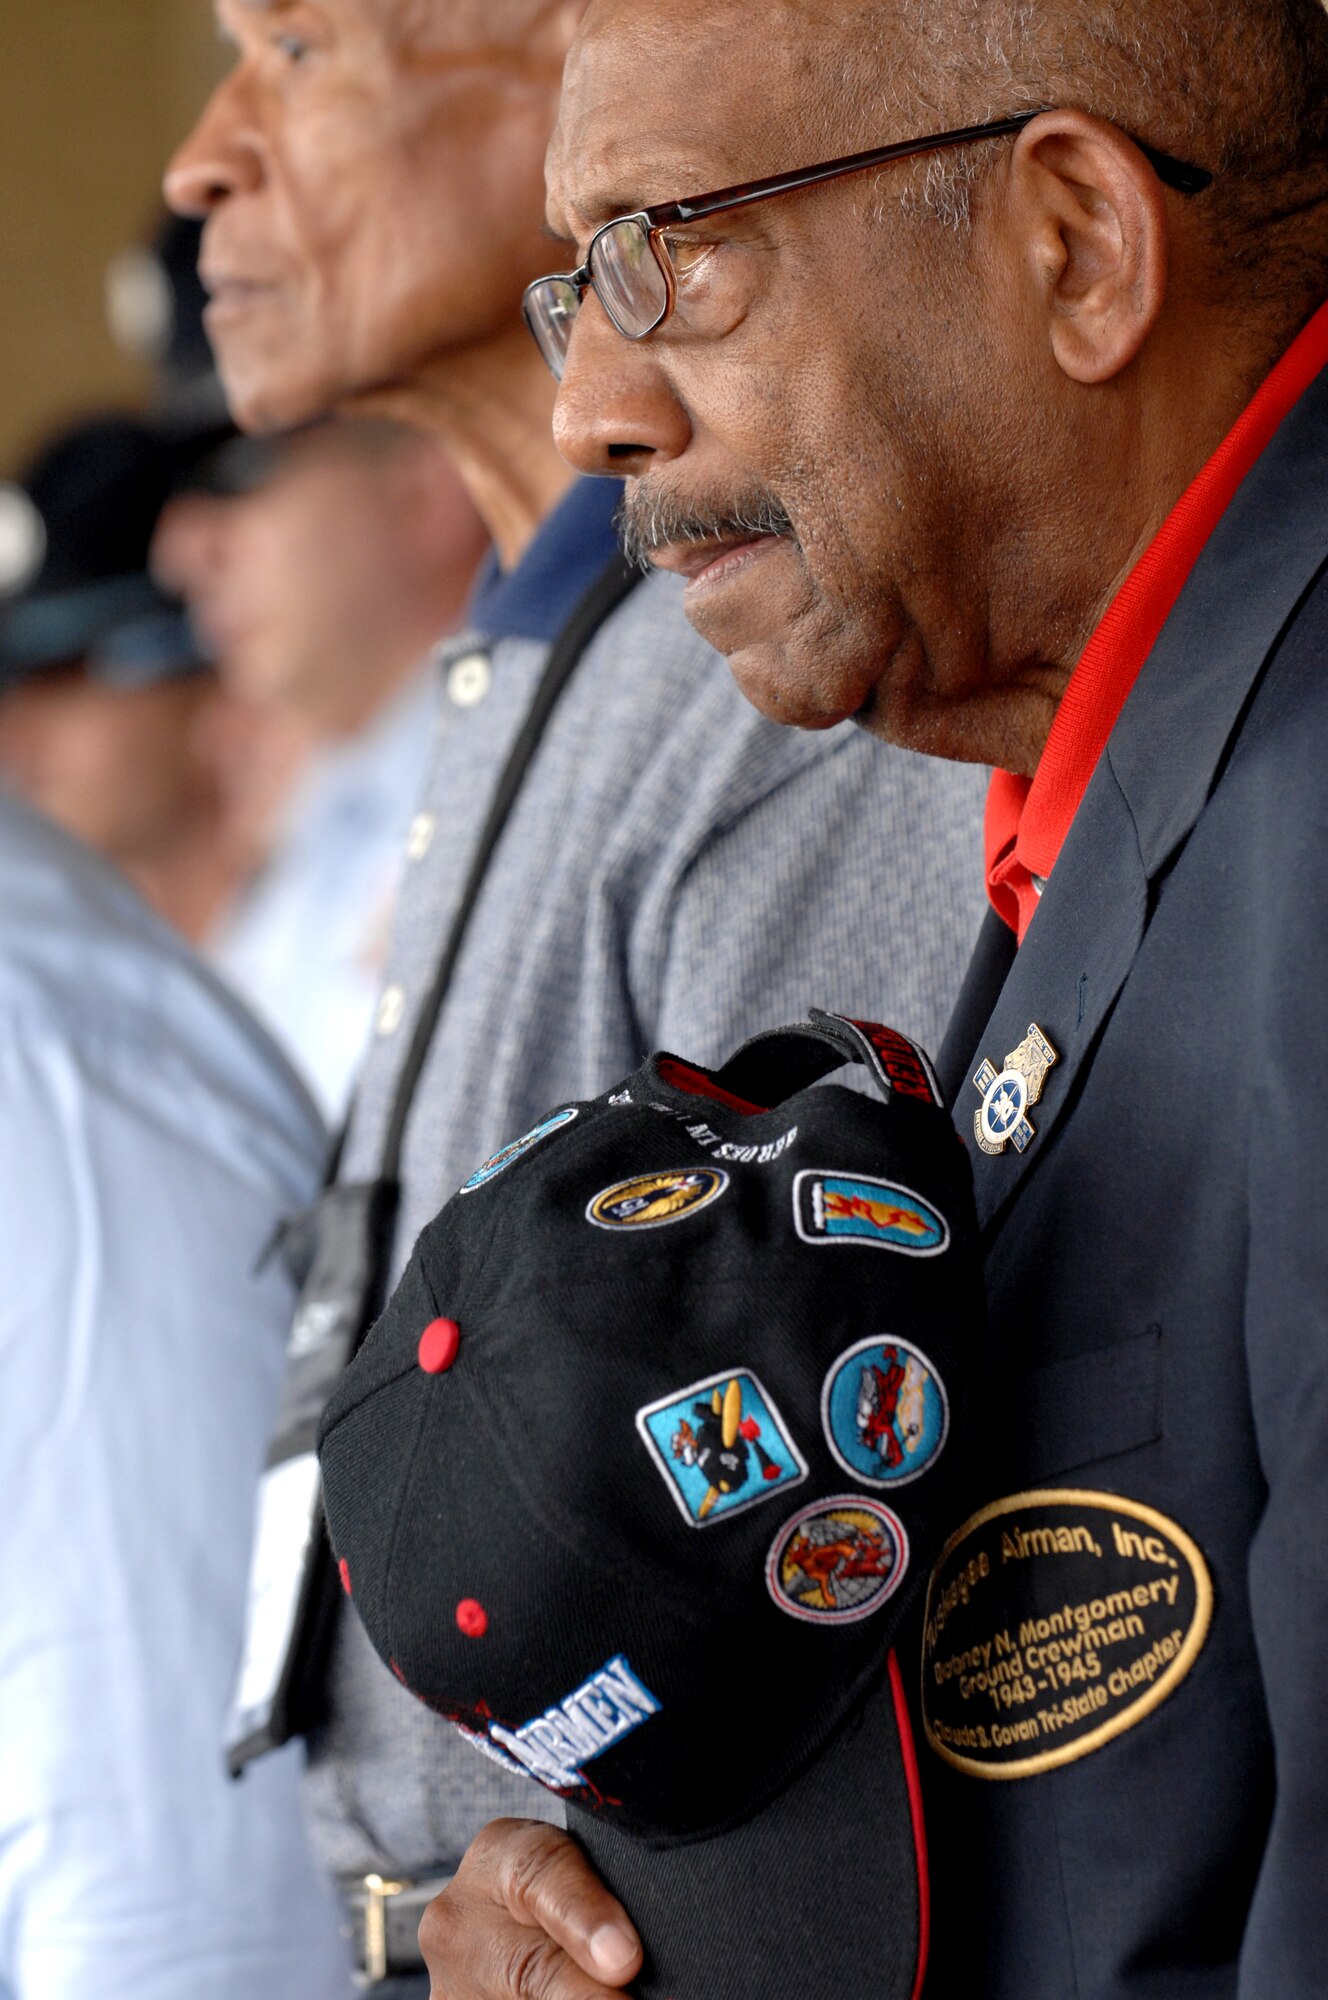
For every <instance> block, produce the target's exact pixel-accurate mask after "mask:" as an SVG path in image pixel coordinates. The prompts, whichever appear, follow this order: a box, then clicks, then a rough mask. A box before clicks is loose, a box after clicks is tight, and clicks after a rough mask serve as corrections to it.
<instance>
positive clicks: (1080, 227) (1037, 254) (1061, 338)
mask: <svg viewBox="0 0 1328 2000" xmlns="http://www.w3.org/2000/svg"><path fill="white" fill-rule="evenodd" d="M1007 217H1008V221H1009V223H1010V224H1011V226H1012V227H1013V228H1014V229H1015V230H1016V231H1017V232H1018V234H1019V238H1020V241H1021V247H1022V252H1023V255H1024V257H1025V258H1026V260H1027V264H1028V268H1029V270H1030V274H1031V276H1032V278H1033V280H1034V282H1035V284H1036V286H1037V288H1038V291H1039V294H1040V297H1041V300H1042V310H1043V311H1044V312H1045V315H1046V328H1047V338H1048V341H1049V343H1050V346H1051V350H1052V353H1053V355H1054V356H1055V359H1056V363H1057V365H1058V366H1059V367H1060V369H1061V370H1062V372H1063V373H1064V374H1065V375H1067V376H1068V377H1069V378H1070V380H1071V381H1072V382H1082V383H1086V384H1093V383H1098V382H1109V381H1111V380H1112V379H1113V377H1115V376H1117V375H1119V374H1121V373H1122V372H1123V370H1124V369H1126V368H1128V367H1129V365H1130V363H1131V362H1132V361H1133V360H1134V358H1135V356H1136V355H1137V354H1138V352H1139V350H1140V348H1141V347H1142V346H1143V344H1144V342H1145V341H1146V340H1147V338H1148V336H1149V334H1150V333H1151V332H1152V330H1153V327H1154V326H1155V325H1156V323H1157V319H1158V316H1159V314H1160V313H1161V310H1162V306H1163V302H1164V300H1165V298H1166V292H1167V253H1168V242H1169V218H1168V214H1167V197H1166V191H1165V189H1164V188H1163V186H1162V183H1161V181H1160V180H1159V179H1158V177H1157V175H1156V174H1155V173H1154V171H1153V169H1152V167H1151V166H1150V165H1149V163H1148V161H1147V159H1146V158H1145V156H1144V154H1143V153H1142V152H1140V150H1139V148H1138V146H1136V145H1135V143H1134V141H1133V140H1132V139H1131V138H1129V137H1128V136H1127V135H1126V134H1125V133H1124V132H1122V131H1121V130H1120V129H1119V128H1118V127H1117V126H1115V125H1109V124H1108V123H1107V122H1106V120H1105V119H1102V118H1092V117H1089V116H1088V114H1087V113H1085V112H1081V111H1048V112H1046V113H1044V114H1043V116H1042V117H1040V118H1035V119H1034V120H1033V122H1032V124H1031V125H1029V126H1027V127H1026V128H1025V130H1024V131H1023V132H1021V133H1020V135H1019V138H1018V139H1017V140H1016V142H1015V147H1014V151H1013V154H1012V157H1011V163H1010V188H1009V206H1008V210H1007Z"/></svg>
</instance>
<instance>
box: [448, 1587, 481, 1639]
mask: <svg viewBox="0 0 1328 2000" xmlns="http://www.w3.org/2000/svg"><path fill="white" fill-rule="evenodd" d="M456 1622H457V1624H458V1626H459V1627H460V1629H461V1630H462V1631H463V1632H464V1633H465V1635H466V1637H467V1638H468V1639H482V1638H483V1637H484V1635H485V1633H486V1632H487V1631H488V1629H489V1614H488V1612H487V1611H486V1610H485V1609H484V1606H483V1605H482V1604H480V1603H478V1602H477V1600H476V1599H475V1598H473V1597H463V1598H462V1600H461V1602H460V1604H458V1606H457V1608H456Z"/></svg>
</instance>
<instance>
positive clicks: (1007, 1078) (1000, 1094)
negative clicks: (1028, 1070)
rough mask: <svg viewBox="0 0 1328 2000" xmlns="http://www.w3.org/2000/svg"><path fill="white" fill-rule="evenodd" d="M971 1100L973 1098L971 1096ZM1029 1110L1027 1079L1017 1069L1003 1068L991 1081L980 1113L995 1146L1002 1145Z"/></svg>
mask: <svg viewBox="0 0 1328 2000" xmlns="http://www.w3.org/2000/svg"><path fill="white" fill-rule="evenodd" d="M969 1102H970V1103H971V1102H972V1099H971V1098H970V1099H969ZM1027 1109H1028V1078H1027V1077H1026V1076H1025V1075H1024V1074H1023V1073H1022V1071H1020V1070H1017V1069H1003V1070H1002V1071H1001V1073H1000V1075H999V1076H998V1077H997V1078H996V1080H995V1082H994V1083H989V1084H988V1085H987V1088H986V1090H985V1091H984V1093H983V1097H982V1108H981V1110H980V1111H979V1112H978V1118H979V1120H980V1121H981V1125H982V1130H983V1133H984V1134H985V1136H986V1138H987V1139H988V1140H989V1141H990V1143H991V1144H992V1145H993V1146H1003V1145H1004V1144H1005V1142H1006V1140H1007V1139H1009V1138H1010V1136H1011V1135H1012V1133H1013V1132H1014V1130H1015V1127H1016V1126H1017V1125H1018V1124H1019V1122H1020V1120H1021V1119H1022V1118H1023V1115H1024V1113H1025V1112H1026V1111H1027Z"/></svg>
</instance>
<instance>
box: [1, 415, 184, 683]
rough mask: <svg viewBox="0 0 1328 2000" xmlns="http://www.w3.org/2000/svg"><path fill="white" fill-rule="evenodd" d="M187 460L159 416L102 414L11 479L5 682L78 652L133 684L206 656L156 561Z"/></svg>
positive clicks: (4, 551) (4, 588)
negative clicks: (152, 559)
mask: <svg viewBox="0 0 1328 2000" xmlns="http://www.w3.org/2000/svg"><path fill="white" fill-rule="evenodd" d="M177 464H178V447H177V446H176V445H175V444H174V443H173V442H172V441H170V440H168V439H166V438H165V437H163V436H161V435H159V434H158V433H157V432H156V431H155V430H154V429H153V427H152V426H151V425H149V424H147V423H144V422H143V421H141V420H140V419H138V418H136V417H129V416H110V417H92V418H88V419H85V420H83V421H81V422H79V423H76V424H74V425H71V426H70V427H69V428H68V429H67V430H65V431H62V432H61V433H60V434H59V435H58V436H57V437H55V438H53V439H52V440H51V441H50V443H48V444H47V445H46V446H45V448H44V449H43V450H42V451H41V453H40V454H39V455H38V457H37V459H36V460H35V462H34V463H33V465H32V466H31V468H30V469H29V471H28V472H27V474H26V476H25V478H24V479H23V481H22V482H21V483H20V484H17V485H0V687H4V686H5V685H12V684H13V683H14V682H15V681H19V680H24V679H27V678H28V677H29V676H30V675H33V674H39V673H43V672H46V671H48V670H49V669H50V668H52V667H59V666H64V665H66V664H69V663H73V662H79V663H80V664H82V665H84V666H86V667H87V669H88V670H89V671H90V672H91V673H94V674H96V675H97V676H98V677H99V678H102V679H105V680H108V681H112V682H115V683H118V684H120V685H124V686H141V685H144V684H145V683H147V682H150V681H155V680H163V679H170V678H174V677H175V676H177V675H180V674H189V673H194V672H197V671H198V670H199V669H200V668H201V667H203V666H205V665H206V660H205V658H204V655H203V652H202V650H201V648H200V647H199V645H198V642H197V640H196V638H195V636H194V633H193V631H192V628H191V626H190V624H189V621H188V619H187V617H186V615H185V611H184V607H183V606H182V605H181V604H179V603H178V602H177V601H176V600H175V599H173V598H171V597H168V596H167V595H166V594H165V593H164V592H163V591H162V590H161V589H160V588H159V587H158V585H157V584H156V583H155V582H154V581H153V579H152V576H151V574H150V572H149V568H148V557H149V550H150V546H151V542H152V535H153V531H154V529H155V528H156V525H157V521H158V519H159V517H160V514H161V511H162V508H163V507H164V506H165V504H166V501H167V499H168V497H169V495H170V493H171V491H172V487H173V484H174V481H175V477H176V473H177Z"/></svg>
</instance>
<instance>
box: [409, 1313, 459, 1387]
mask: <svg viewBox="0 0 1328 2000" xmlns="http://www.w3.org/2000/svg"><path fill="white" fill-rule="evenodd" d="M460 1345H461V1328H460V1327H459V1326H458V1325H457V1323H456V1321H455V1320H454V1319H433V1320H430V1321H429V1324H428V1325H427V1326H426V1327H425V1329H424V1332H423V1333H422V1334H421V1335H420V1346H419V1358H420V1367H421V1368H422V1369H423V1370H424V1372H425V1374H426V1375H445V1374H446V1372H447V1370H448V1369H449V1368H450V1367H451V1366H452V1363H453V1362H454V1361H455V1360H456V1358H457V1349H458V1347H460Z"/></svg>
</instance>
